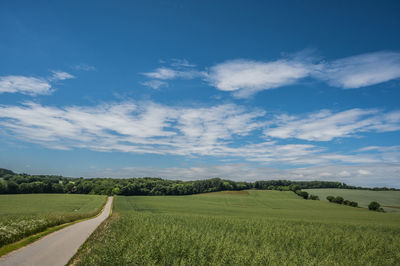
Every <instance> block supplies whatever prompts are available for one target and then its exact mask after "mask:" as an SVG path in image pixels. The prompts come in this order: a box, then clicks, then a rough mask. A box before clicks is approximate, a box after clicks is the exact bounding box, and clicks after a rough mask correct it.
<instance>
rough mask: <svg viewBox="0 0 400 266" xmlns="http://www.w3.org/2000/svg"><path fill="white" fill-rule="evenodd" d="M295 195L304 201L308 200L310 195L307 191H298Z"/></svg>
mask: <svg viewBox="0 0 400 266" xmlns="http://www.w3.org/2000/svg"><path fill="white" fill-rule="evenodd" d="M295 193H296V194H297V195H299V196H300V197H302V198H303V199H308V193H307V192H305V191H301V190H296V191H295Z"/></svg>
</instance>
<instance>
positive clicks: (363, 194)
mask: <svg viewBox="0 0 400 266" xmlns="http://www.w3.org/2000/svg"><path fill="white" fill-rule="evenodd" d="M304 191H307V192H308V193H310V194H313V195H317V196H319V198H320V199H321V200H325V201H326V200H327V199H326V197H327V196H335V197H336V196H341V197H343V198H344V199H347V200H351V201H356V202H358V205H359V206H360V207H364V208H368V204H369V203H370V202H371V201H377V202H379V203H380V204H381V206H382V207H383V208H384V209H385V211H387V212H400V191H372V190H354V189H335V188H321V189H305V190H304Z"/></svg>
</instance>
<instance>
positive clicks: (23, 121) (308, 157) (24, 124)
mask: <svg viewBox="0 0 400 266" xmlns="http://www.w3.org/2000/svg"><path fill="white" fill-rule="evenodd" d="M389 114H390V113H389ZM386 116H388V114H384V113H380V112H378V111H376V110H361V109H352V110H348V111H344V112H341V113H336V114H334V113H332V112H330V111H322V112H318V113H316V114H312V115H308V116H306V117H305V118H299V117H285V116H280V117H278V118H275V119H272V120H271V119H268V117H267V114H266V112H265V111H264V110H259V109H254V108H250V109H249V108H245V107H243V106H239V105H236V104H221V105H216V106H206V107H185V106H174V107H172V106H165V105H161V104H157V103H154V102H150V101H147V102H122V103H111V104H101V105H97V106H90V107H89V106H87V107H85V106H69V107H64V108H58V107H51V106H43V105H40V104H37V103H33V102H27V103H25V104H23V105H19V106H0V128H2V129H3V132H6V134H9V135H10V137H11V136H12V137H14V138H19V139H21V140H22V141H29V142H33V143H38V144H40V145H44V146H46V147H50V148H53V149H74V148H85V149H90V150H96V151H105V152H107V151H121V152H129V153H137V154H145V153H149V154H167V155H168V154H169V155H182V156H213V157H215V158H218V159H224V158H231V159H233V160H236V159H240V160H247V161H252V162H257V163H262V164H271V163H281V164H285V165H317V164H329V163H378V162H398V161H400V156H397V154H396V153H393V152H389V151H372V150H370V151H361V150H360V151H355V152H350V153H345V154H343V153H342V154H338V153H332V152H330V151H329V150H327V149H326V148H322V147H319V146H316V145H314V144H290V143H284V144H281V143H278V142H276V141H274V140H270V141H267V140H266V138H265V135H267V136H269V137H272V138H274V139H282V138H298V139H306V140H328V139H333V138H335V137H349V136H354V135H355V134H356V133H360V132H365V131H370V130H375V131H376V130H377V129H376V126H379V125H385V123H386V126H387V127H386V130H388V129H389V125H390V124H391V125H392V128H391V130H395V128H396V127H397V128H398V124H394V123H393V121H391V122H388V121H385V120H384V119H382V117H386ZM282 117H283V118H282ZM396 121H397V120H396ZM273 124H276V125H277V127H276V128H272V127H271V125H273ZM398 129H400V128H398ZM263 131H264V134H265V135H264V134H262V133H261V132H263ZM282 132H283V133H282ZM382 154H385V156H383V155H382Z"/></svg>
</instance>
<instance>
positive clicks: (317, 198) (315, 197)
mask: <svg viewBox="0 0 400 266" xmlns="http://www.w3.org/2000/svg"><path fill="white" fill-rule="evenodd" d="M308 198H309V199H310V200H319V197H318V196H317V195H310V196H309V197H308Z"/></svg>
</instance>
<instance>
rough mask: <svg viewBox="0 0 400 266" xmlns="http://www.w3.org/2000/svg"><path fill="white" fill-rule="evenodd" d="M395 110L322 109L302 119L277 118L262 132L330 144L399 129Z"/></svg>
mask: <svg viewBox="0 0 400 266" xmlns="http://www.w3.org/2000/svg"><path fill="white" fill-rule="evenodd" d="M397 114H398V111H394V112H390V113H386V114H382V113H381V112H379V111H378V110H363V109H351V110H347V111H343V112H338V113H332V112H331V111H329V110H322V111H319V112H317V113H312V114H309V115H308V116H306V117H301V116H291V117H289V116H287V115H283V116H278V117H276V119H275V121H273V122H271V124H270V127H269V128H267V129H266V130H265V131H264V133H265V134H266V135H267V136H269V137H274V138H280V139H288V138H297V139H303V140H308V141H330V140H332V139H334V138H343V137H352V136H353V137H354V136H355V135H356V134H357V133H359V132H369V131H378V132H389V131H396V130H400V120H398V119H397V118H396V119H394V118H393V117H396V116H397Z"/></svg>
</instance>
